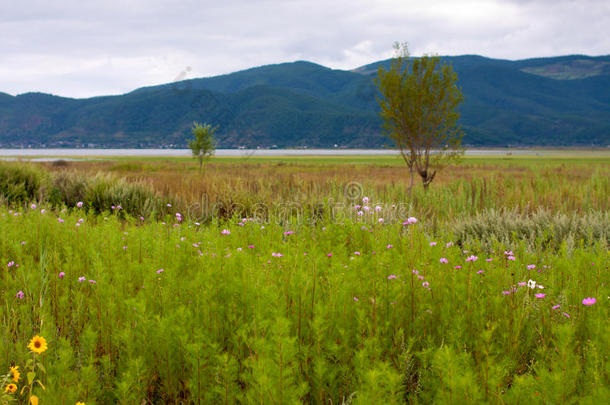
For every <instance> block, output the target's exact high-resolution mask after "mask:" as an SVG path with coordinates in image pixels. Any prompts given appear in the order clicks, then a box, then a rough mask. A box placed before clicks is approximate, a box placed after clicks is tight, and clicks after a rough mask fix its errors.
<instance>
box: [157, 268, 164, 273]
mask: <svg viewBox="0 0 610 405" xmlns="http://www.w3.org/2000/svg"><path fill="white" fill-rule="evenodd" d="M164 271H165V270H163V269H159V270H157V274H161V273H163V272H164Z"/></svg>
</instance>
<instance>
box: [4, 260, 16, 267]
mask: <svg viewBox="0 0 610 405" xmlns="http://www.w3.org/2000/svg"><path fill="white" fill-rule="evenodd" d="M14 265H15V262H14V261H12V260H11V261H10V262H8V263H7V265H6V266H7V267H13V266H14Z"/></svg>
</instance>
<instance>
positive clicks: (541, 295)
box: [535, 293, 546, 298]
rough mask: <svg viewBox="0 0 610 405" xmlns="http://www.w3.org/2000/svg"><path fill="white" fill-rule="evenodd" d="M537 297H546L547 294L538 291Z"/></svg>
mask: <svg viewBox="0 0 610 405" xmlns="http://www.w3.org/2000/svg"><path fill="white" fill-rule="evenodd" d="M535 297H536V298H544V297H546V294H543V293H538V294H536V295H535Z"/></svg>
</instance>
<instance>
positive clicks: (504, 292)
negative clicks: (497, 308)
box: [502, 291, 511, 295]
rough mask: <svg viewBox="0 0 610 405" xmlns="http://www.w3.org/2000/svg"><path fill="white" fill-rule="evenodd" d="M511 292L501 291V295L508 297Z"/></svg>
mask: <svg viewBox="0 0 610 405" xmlns="http://www.w3.org/2000/svg"><path fill="white" fill-rule="evenodd" d="M510 294H511V292H510V291H502V295H510Z"/></svg>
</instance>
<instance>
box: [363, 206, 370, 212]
mask: <svg viewBox="0 0 610 405" xmlns="http://www.w3.org/2000/svg"><path fill="white" fill-rule="evenodd" d="M370 209H371V208H370V207H369V206H368V205H365V206H364V207H362V210H363V211H366V212H369V210H370Z"/></svg>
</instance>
